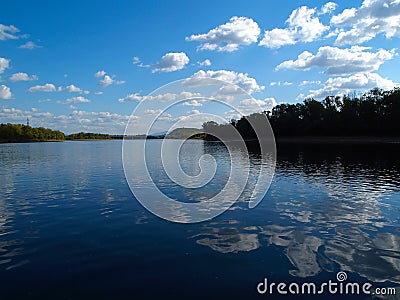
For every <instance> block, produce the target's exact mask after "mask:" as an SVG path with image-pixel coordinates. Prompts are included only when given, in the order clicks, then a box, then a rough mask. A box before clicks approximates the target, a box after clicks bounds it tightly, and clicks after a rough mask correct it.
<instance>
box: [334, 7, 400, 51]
mask: <svg viewBox="0 0 400 300" xmlns="http://www.w3.org/2000/svg"><path fill="white" fill-rule="evenodd" d="M331 24H332V25H334V26H337V27H341V30H340V31H339V34H338V36H337V38H336V41H335V44H336V45H346V44H354V43H357V44H360V43H364V42H366V41H369V40H371V39H373V38H374V37H375V36H376V35H378V34H384V35H385V37H386V38H392V37H400V1H398V0H364V1H363V3H362V5H361V7H359V8H350V9H345V10H344V11H343V12H341V13H340V14H338V15H336V16H333V17H332V19H331Z"/></svg>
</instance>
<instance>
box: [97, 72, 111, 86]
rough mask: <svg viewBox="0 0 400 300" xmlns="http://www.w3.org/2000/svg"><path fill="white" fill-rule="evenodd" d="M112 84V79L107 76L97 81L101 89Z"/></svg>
mask: <svg viewBox="0 0 400 300" xmlns="http://www.w3.org/2000/svg"><path fill="white" fill-rule="evenodd" d="M114 82H115V80H114V79H112V78H111V77H110V76H108V75H105V76H104V78H103V79H101V80H100V81H99V85H100V86H102V87H106V86H109V85H111V84H113V83H114Z"/></svg>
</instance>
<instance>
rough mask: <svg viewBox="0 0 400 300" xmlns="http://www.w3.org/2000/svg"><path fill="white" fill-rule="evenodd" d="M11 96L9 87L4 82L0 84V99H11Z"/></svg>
mask: <svg viewBox="0 0 400 300" xmlns="http://www.w3.org/2000/svg"><path fill="white" fill-rule="evenodd" d="M11 97H12V94H11V90H10V88H9V87H8V86H6V85H4V84H2V85H0V99H11Z"/></svg>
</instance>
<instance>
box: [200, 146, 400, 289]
mask: <svg viewBox="0 0 400 300" xmlns="http://www.w3.org/2000/svg"><path fill="white" fill-rule="evenodd" d="M393 147H394V148H396V147H395V146H391V147H384V146H380V147H378V148H375V147H373V146H368V147H367V146H360V147H357V146H354V145H353V146H342V147H332V146H331V145H330V146H329V147H316V146H315V147H309V146H307V147H298V148H296V147H293V146H291V147H290V148H285V147H282V146H281V149H279V150H281V151H280V152H279V151H278V155H279V154H280V156H278V164H277V175H276V178H275V182H274V183H273V184H272V186H271V189H270V192H269V194H268V195H267V197H266V198H265V199H264V202H267V203H264V204H265V205H262V206H261V207H259V208H257V209H258V210H263V212H264V213H265V215H271V216H272V217H273V215H272V214H274V213H275V214H278V216H279V218H270V219H269V220H268V221H267V222H268V223H269V224H268V225H265V223H264V224H263V222H262V220H261V218H260V217H259V214H260V211H258V212H257V209H256V210H254V211H251V210H248V209H247V208H246V207H245V206H244V207H242V208H243V209H246V210H247V211H246V212H245V213H246V214H249V215H248V218H252V222H253V224H254V225H253V226H244V225H243V224H239V223H240V222H238V224H237V225H235V226H230V227H229V228H226V227H223V226H221V225H220V224H219V225H215V226H214V227H206V228H205V230H204V231H203V232H202V233H201V234H199V235H197V236H196V237H195V238H196V239H197V243H199V244H201V245H205V246H208V247H210V248H211V249H213V250H215V251H218V252H221V253H230V252H238V251H251V250H255V249H258V248H259V247H260V246H262V245H265V246H268V245H275V246H279V247H282V248H284V249H285V250H284V251H285V254H286V256H287V258H288V260H289V261H290V263H291V264H292V266H293V269H292V270H288V273H289V274H291V275H292V276H296V277H309V276H315V275H317V274H319V273H321V272H332V271H337V270H339V269H341V270H344V271H348V272H354V273H357V274H358V275H360V276H363V277H365V278H367V279H368V280H371V281H374V282H380V281H392V282H396V283H400V232H399V227H400V218H399V217H400V213H399V212H400V209H399V207H400V205H399V203H400V166H399V160H398V159H397V153H400V152H397V151H396V150H399V149H393ZM381 153H385V156H382V155H381ZM371 158H372V159H371ZM254 163H260V162H259V161H258V162H257V155H256V154H255V155H253V162H252V164H253V165H254ZM268 202H269V203H268ZM238 205H240V203H239V204H238ZM271 208H272V211H271ZM277 219H278V220H279V223H276V221H275V222H273V221H271V220H277ZM249 230H250V231H249Z"/></svg>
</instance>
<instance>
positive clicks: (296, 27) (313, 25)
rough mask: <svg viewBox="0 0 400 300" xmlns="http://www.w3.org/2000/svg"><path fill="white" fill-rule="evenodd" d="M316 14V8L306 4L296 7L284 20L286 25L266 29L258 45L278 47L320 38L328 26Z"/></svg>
mask: <svg viewBox="0 0 400 300" xmlns="http://www.w3.org/2000/svg"><path fill="white" fill-rule="evenodd" d="M325 9H326V8H325ZM316 15H317V10H316V8H309V7H307V6H301V7H299V8H296V9H295V10H293V11H292V13H291V15H290V16H289V18H288V19H287V20H286V23H287V24H288V27H287V28H274V29H272V30H266V31H265V32H264V37H263V39H262V40H261V41H260V42H259V45H260V46H265V47H267V48H280V47H282V46H285V45H294V44H296V43H299V42H312V41H314V40H316V39H318V38H320V37H321V36H322V34H323V33H324V32H325V31H327V30H328V29H329V26H326V25H324V24H322V23H321V21H320V20H319V18H318V17H317V16H316Z"/></svg>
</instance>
